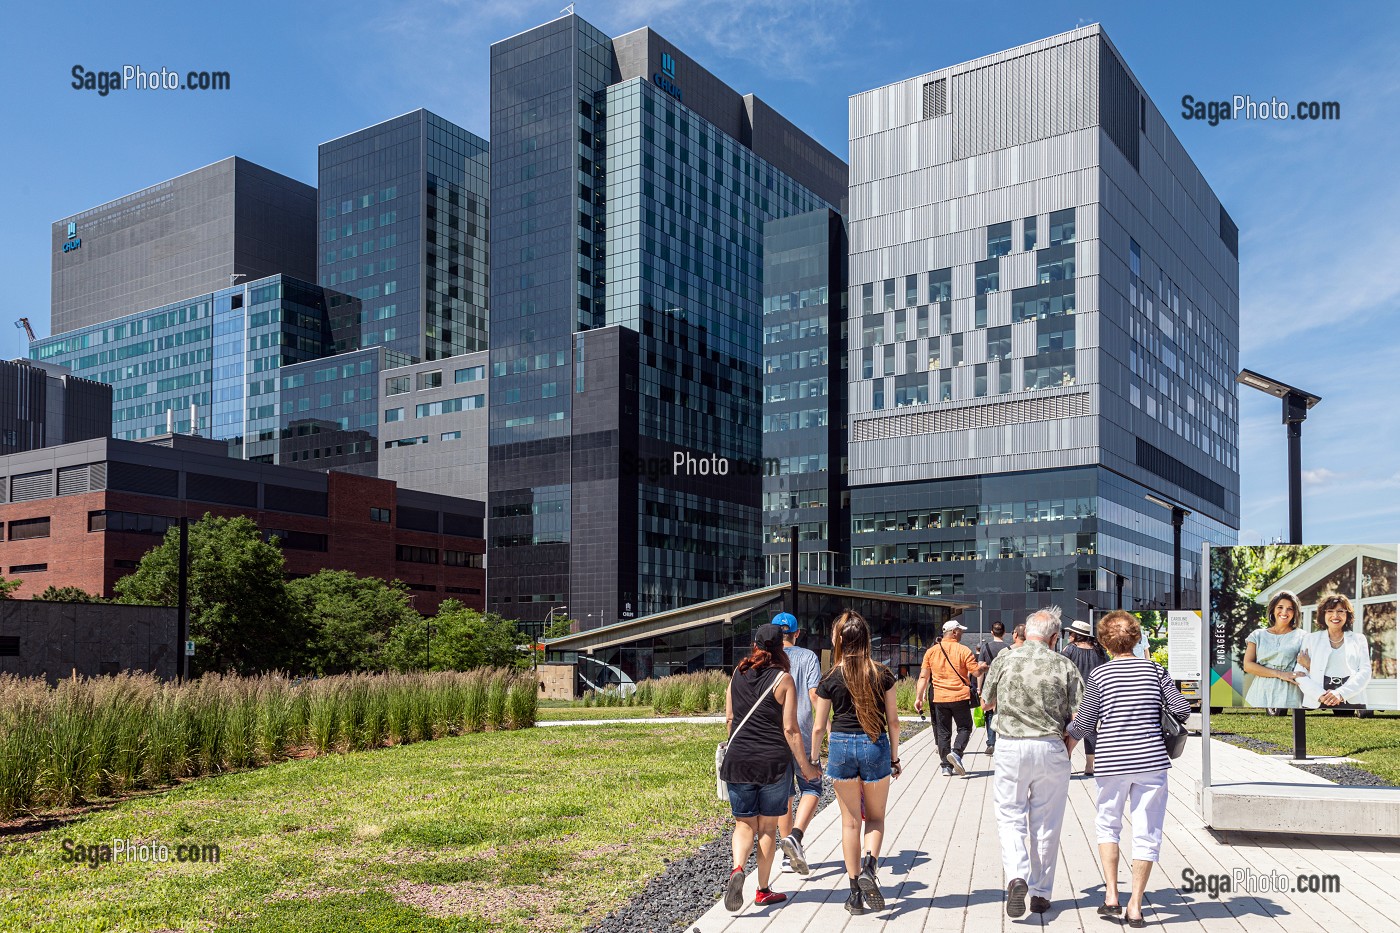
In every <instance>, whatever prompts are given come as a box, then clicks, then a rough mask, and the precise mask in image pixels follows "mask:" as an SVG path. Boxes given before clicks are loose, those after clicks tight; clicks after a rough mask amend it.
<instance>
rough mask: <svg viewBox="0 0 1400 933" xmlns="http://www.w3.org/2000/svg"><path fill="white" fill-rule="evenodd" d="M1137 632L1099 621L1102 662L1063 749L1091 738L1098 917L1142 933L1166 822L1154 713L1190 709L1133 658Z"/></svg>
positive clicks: (1172, 687)
mask: <svg viewBox="0 0 1400 933" xmlns="http://www.w3.org/2000/svg"><path fill="white" fill-rule="evenodd" d="M1141 635H1142V627H1141V625H1140V624H1139V623H1138V620H1137V619H1136V618H1134V617H1133V616H1132V615H1130V614H1128V613H1126V612H1123V611H1122V610H1121V609H1120V610H1115V611H1113V612H1110V613H1109V614H1108V615H1106V616H1104V617H1103V618H1102V619H1100V620H1099V639H1100V640H1101V641H1102V642H1103V646H1104V648H1105V649H1106V650H1107V652H1108V656H1109V660H1108V662H1107V663H1106V664H1102V665H1100V666H1099V667H1097V668H1095V669H1094V672H1093V673H1092V674H1090V675H1089V681H1088V684H1087V686H1086V688H1085V691H1084V702H1083V703H1081V704H1080V706H1079V709H1078V710H1076V711H1075V714H1074V721H1073V722H1071V723H1070V725H1069V747H1070V748H1071V749H1073V747H1074V743H1075V741H1077V740H1078V739H1081V738H1083V737H1085V736H1087V735H1092V734H1094V732H1095V731H1096V730H1097V732H1098V762H1097V764H1096V766H1095V767H1096V770H1095V774H1094V780H1095V783H1096V784H1097V785H1098V813H1097V816H1096V817H1095V819H1094V828H1095V830H1096V832H1097V834H1098V840H1099V862H1100V863H1101V865H1102V867H1103V880H1104V899H1103V904H1102V905H1100V907H1099V915H1100V916H1105V917H1116V916H1118V914H1119V912H1120V911H1121V912H1122V914H1123V922H1124V923H1126V924H1127V925H1128V926H1130V927H1133V928H1138V929H1140V928H1142V927H1145V926H1147V921H1146V920H1144V919H1143V916H1142V898H1143V894H1144V893H1145V892H1146V890H1147V880H1148V878H1149V877H1150V876H1151V874H1152V866H1153V864H1154V863H1156V861H1157V857H1158V854H1159V853H1160V852H1161V848H1162V825H1163V823H1164V822H1165V821H1166V815H1167V769H1168V768H1170V767H1171V758H1170V757H1168V755H1167V749H1166V745H1165V743H1164V742H1163V739H1162V713H1163V711H1164V710H1165V711H1166V712H1167V713H1168V714H1169V715H1170V716H1171V717H1172V718H1174V719H1175V720H1176V721H1177V722H1181V723H1184V722H1186V718H1187V717H1188V716H1189V715H1190V714H1191V704H1190V703H1189V702H1188V701H1187V700H1186V698H1185V697H1183V696H1182V695H1181V691H1179V690H1177V688H1176V684H1175V683H1174V682H1173V681H1172V680H1171V678H1170V677H1168V676H1167V672H1166V670H1165V669H1164V668H1163V667H1162V666H1161V665H1160V664H1158V663H1157V662H1155V661H1153V660H1151V659H1149V658H1139V657H1136V656H1135V655H1134V649H1135V648H1136V646H1137V644H1138V641H1139V639H1140V637H1141ZM1124 809H1130V810H1131V811H1132V815H1133V865H1132V893H1131V894H1130V895H1129V897H1128V904H1127V906H1126V907H1121V906H1120V905H1119V903H1118V857H1119V852H1118V840H1119V838H1120V837H1121V835H1122V832H1123V811H1124Z"/></svg>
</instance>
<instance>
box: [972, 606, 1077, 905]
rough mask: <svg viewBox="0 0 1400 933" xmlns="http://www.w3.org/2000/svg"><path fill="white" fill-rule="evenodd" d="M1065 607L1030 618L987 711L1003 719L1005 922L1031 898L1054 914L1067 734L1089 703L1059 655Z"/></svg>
mask: <svg viewBox="0 0 1400 933" xmlns="http://www.w3.org/2000/svg"><path fill="white" fill-rule="evenodd" d="M1059 639H1060V610H1059V608H1058V607H1053V606H1052V607H1050V608H1049V609H1040V610H1038V611H1036V612H1033V613H1031V614H1030V615H1029V616H1028V617H1027V618H1026V644H1025V646H1024V647H1022V648H1020V649H1019V650H1017V651H1003V652H1001V653H1000V654H998V655H997V657H996V660H995V661H993V662H992V666H991V668H990V669H989V670H988V671H987V679H986V683H985V685H984V687H983V693H982V706H983V707H984V708H987V709H995V710H996V714H997V753H996V757H995V759H993V760H994V762H995V764H994V767H993V774H994V776H993V779H992V793H993V797H994V799H995V800H996V806H997V834H998V836H999V837H1000V839H1001V863H1002V868H1003V869H1004V870H1005V873H1006V879H1007V885H1006V915H1007V916H1008V917H1011V918H1013V919H1014V918H1017V917H1021V916H1023V915H1024V914H1025V912H1026V896H1027V895H1028V894H1029V896H1030V908H1031V910H1033V911H1035V912H1036V913H1045V912H1046V911H1047V910H1049V909H1050V892H1051V890H1052V889H1053V888H1054V886H1055V864H1056V861H1057V859H1058V857H1059V850H1060V827H1061V826H1062V824H1063V823H1064V817H1065V802H1066V801H1067V800H1068V798H1069V770H1070V769H1069V751H1068V749H1067V748H1066V745H1065V727H1066V726H1067V725H1068V724H1069V721H1070V719H1071V718H1072V716H1073V713H1074V708H1075V706H1077V705H1078V704H1079V701H1080V700H1081V699H1082V698H1083V696H1084V678H1082V677H1081V676H1080V675H1079V671H1078V670H1077V669H1076V668H1075V666H1074V663H1073V662H1072V661H1070V660H1069V658H1066V657H1064V656H1063V655H1061V654H1060V653H1059V652H1057V651H1056V650H1055V645H1056V644H1058V643H1059Z"/></svg>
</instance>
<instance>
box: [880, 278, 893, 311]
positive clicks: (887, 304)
mask: <svg viewBox="0 0 1400 933" xmlns="http://www.w3.org/2000/svg"><path fill="white" fill-rule="evenodd" d="M884 293H885V301H884V305H883V307H882V308H881V310H882V311H893V310H894V279H885V284H884Z"/></svg>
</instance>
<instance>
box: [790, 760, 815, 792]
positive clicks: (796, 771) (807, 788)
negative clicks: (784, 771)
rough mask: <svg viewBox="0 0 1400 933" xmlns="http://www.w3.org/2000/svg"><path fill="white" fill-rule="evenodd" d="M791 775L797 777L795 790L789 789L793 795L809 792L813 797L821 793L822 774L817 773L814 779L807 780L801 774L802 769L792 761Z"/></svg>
mask: <svg viewBox="0 0 1400 933" xmlns="http://www.w3.org/2000/svg"><path fill="white" fill-rule="evenodd" d="M792 776H793V777H794V778H796V779H797V790H796V792H792V791H789V792H790V793H792V796H794V797H801V796H802V795H803V794H810V795H812V796H813V797H820V796H821V795H822V776H821V775H820V774H818V775H817V779H816V780H815V781H809V780H807V779H806V778H804V777H803V776H802V769H801V768H799V767H798V766H797V762H796V761H794V762H793V763H792Z"/></svg>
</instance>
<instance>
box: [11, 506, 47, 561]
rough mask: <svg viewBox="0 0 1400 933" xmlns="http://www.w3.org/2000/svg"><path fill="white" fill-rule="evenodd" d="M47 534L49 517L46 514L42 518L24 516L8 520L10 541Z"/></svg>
mask: <svg viewBox="0 0 1400 933" xmlns="http://www.w3.org/2000/svg"><path fill="white" fill-rule="evenodd" d="M48 536H49V518H48V516H47V515H46V516H44V517H43V518H26V519H21V520H20V521H15V522H10V540H11V541H29V540H31V539H33V538H47V537H48ZM11 569H13V568H11Z"/></svg>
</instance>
